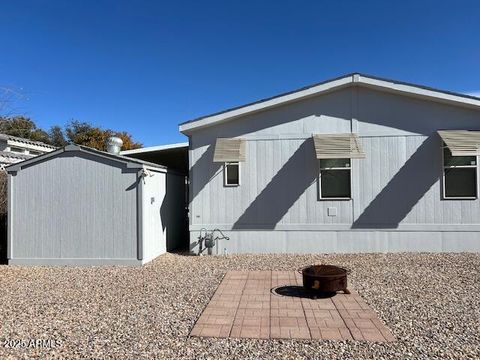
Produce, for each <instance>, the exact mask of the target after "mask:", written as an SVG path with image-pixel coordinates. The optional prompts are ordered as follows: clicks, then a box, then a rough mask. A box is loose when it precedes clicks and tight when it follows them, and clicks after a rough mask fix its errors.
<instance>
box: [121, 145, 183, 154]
mask: <svg viewBox="0 0 480 360" xmlns="http://www.w3.org/2000/svg"><path fill="white" fill-rule="evenodd" d="M184 147H186V148H188V142H181V143H175V144H166V145H158V146H149V147H144V148H140V149H134V150H124V151H120V154H121V155H131V154H144V153H149V152H155V151H162V150H170V149H180V148H184Z"/></svg>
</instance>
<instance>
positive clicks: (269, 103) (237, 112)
mask: <svg viewBox="0 0 480 360" xmlns="http://www.w3.org/2000/svg"><path fill="white" fill-rule="evenodd" d="M353 76H355V75H353ZM353 76H352V75H349V76H346V77H343V78H340V79H337V80H333V81H329V82H327V83H323V84H320V85H317V86H313V87H310V88H307V89H304V90H300V91H296V92H293V93H290V94H286V95H283V96H278V97H275V98H273V99H270V100H265V101H262V102H258V103H254V104H251V105H246V106H243V107H241V108H237V109H233V110H230V111H226V112H224V113H221V114H217V115H212V116H208V117H205V118H203V119H199V120H197V121H193V122H190V123H185V124H183V125H180V126H179V130H180V132H182V133H188V132H189V130H193V129H199V128H202V127H205V126H209V125H212V124H218V123H222V122H224V121H228V120H232V119H234V118H237V117H239V116H242V115H245V114H251V113H254V112H257V111H263V110H266V109H269V108H272V107H275V106H278V105H284V104H287V103H290V102H293V101H298V100H301V99H304V98H307V97H309V96H314V95H316V94H318V93H322V92H326V91H330V90H333V89H337V88H340V87H343V86H346V85H348V84H350V83H352V82H353Z"/></svg>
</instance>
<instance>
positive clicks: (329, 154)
mask: <svg viewBox="0 0 480 360" xmlns="http://www.w3.org/2000/svg"><path fill="white" fill-rule="evenodd" d="M313 142H314V145H315V153H316V155H317V159H363V158H365V153H364V152H363V151H362V148H361V146H360V142H359V139H358V136H357V134H351V133H349V134H314V135H313Z"/></svg>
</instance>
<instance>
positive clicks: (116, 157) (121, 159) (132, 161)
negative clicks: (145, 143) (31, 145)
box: [6, 145, 167, 173]
mask: <svg viewBox="0 0 480 360" xmlns="http://www.w3.org/2000/svg"><path fill="white" fill-rule="evenodd" d="M69 151H81V152H86V153H89V154H93V155H96V156H99V157H103V158H108V159H112V160H114V161H118V162H120V163H124V164H127V166H129V167H143V166H146V167H149V168H156V169H162V170H167V167H166V166H162V165H158V164H154V163H150V162H147V161H143V160H139V159H133V158H130V157H127V156H123V155H117V154H111V153H108V152H105V151H100V150H96V149H93V148H90V147H87V146H82V145H67V146H65V147H63V148H59V149H57V150H55V151H52V152H49V153H46V154H42V155H39V156H35V157H34V158H32V159H28V160H25V161H22V162H19V163H16V164H13V165H10V166H8V167H6V170H7V171H8V172H9V173H11V172H15V171H19V170H21V169H22V167H24V166H26V165H32V164H35V163H37V162H40V161H43V160H45V159H48V158H50V157H55V156H57V155H59V154H61V153H64V152H69Z"/></svg>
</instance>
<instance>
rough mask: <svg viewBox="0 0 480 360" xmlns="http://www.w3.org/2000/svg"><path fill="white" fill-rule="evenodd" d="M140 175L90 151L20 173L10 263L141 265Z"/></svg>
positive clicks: (14, 182)
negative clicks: (50, 261)
mask: <svg viewBox="0 0 480 360" xmlns="http://www.w3.org/2000/svg"><path fill="white" fill-rule="evenodd" d="M136 172H137V170H134V169H126V167H125V166H124V165H122V164H119V163H118V162H114V161H110V160H107V159H101V158H98V157H95V158H94V157H93V156H92V155H89V154H87V153H85V152H65V153H63V154H61V155H59V156H56V157H54V158H50V159H48V160H45V161H43V162H40V163H36V164H34V165H32V166H28V167H25V168H23V169H22V170H20V171H18V172H17V174H16V175H14V176H12V177H11V182H12V193H11V198H10V200H11V202H12V204H13V206H12V207H13V209H12V213H11V214H10V217H11V229H12V233H11V242H12V248H11V251H12V253H11V255H10V259H126V260H136V258H137V217H136V216H137V214H136V208H137V206H136V199H137V187H136V182H137V174H136Z"/></svg>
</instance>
